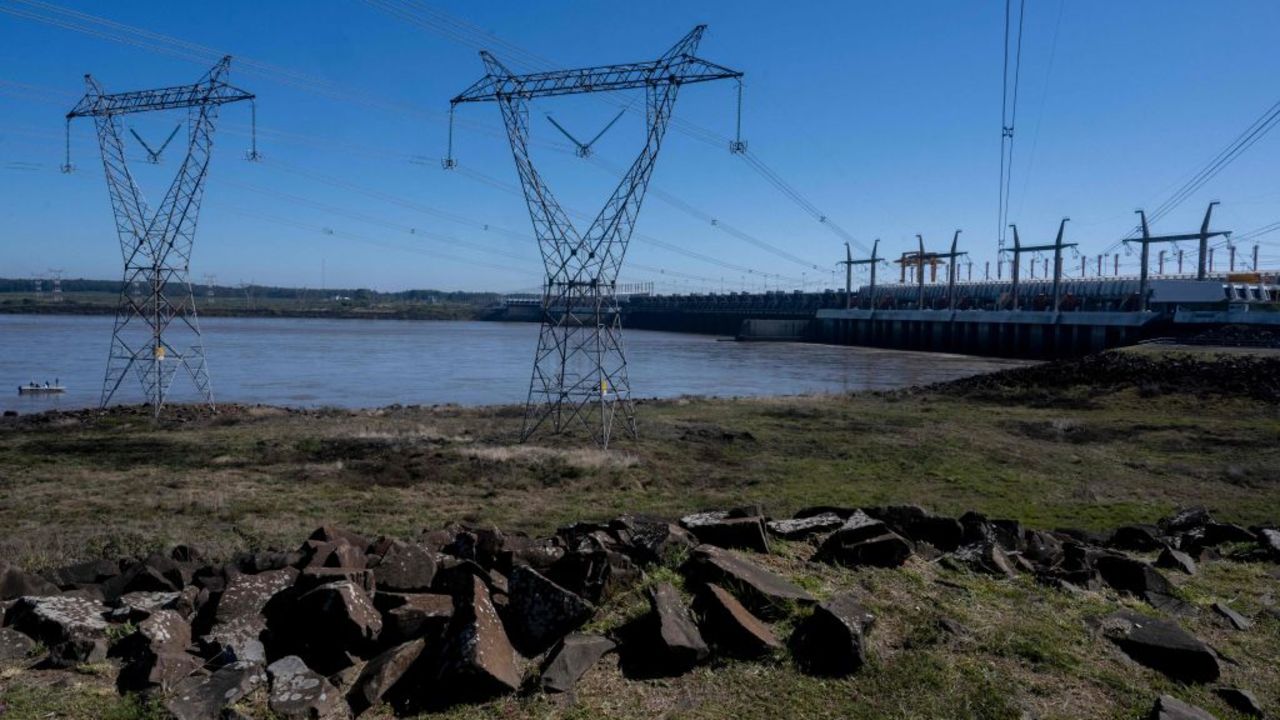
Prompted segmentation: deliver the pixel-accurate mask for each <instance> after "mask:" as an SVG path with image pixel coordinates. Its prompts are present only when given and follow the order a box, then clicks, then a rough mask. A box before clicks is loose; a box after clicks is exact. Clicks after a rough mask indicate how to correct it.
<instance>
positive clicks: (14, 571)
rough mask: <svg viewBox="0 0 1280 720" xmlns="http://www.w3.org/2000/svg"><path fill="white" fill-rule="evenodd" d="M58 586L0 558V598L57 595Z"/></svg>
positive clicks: (11, 598)
mask: <svg viewBox="0 0 1280 720" xmlns="http://www.w3.org/2000/svg"><path fill="white" fill-rule="evenodd" d="M58 592H59V589H58V586H57V585H54V584H53V583H51V582H49V581H48V580H45V579H44V578H42V577H40V576H39V575H36V574H34V573H29V572H25V571H23V570H22V569H21V568H17V567H14V566H12V565H10V564H9V563H7V562H5V561H4V560H0V600H13V599H16V598H20V597H24V596H27V597H33V596H37V595H57V594H58Z"/></svg>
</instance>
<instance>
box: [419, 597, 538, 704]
mask: <svg viewBox="0 0 1280 720" xmlns="http://www.w3.org/2000/svg"><path fill="white" fill-rule="evenodd" d="M454 602H455V607H454V615H453V622H452V623H451V624H450V627H449V630H448V633H447V638H446V640H445V647H444V653H443V661H442V662H441V665H440V672H439V678H438V679H439V680H440V681H441V682H440V685H441V688H442V689H444V688H447V690H448V692H449V694H450V695H451V696H452V698H453V699H458V700H483V699H488V698H491V697H494V696H495V695H502V694H506V693H509V692H515V690H516V689H518V688H519V687H520V671H519V669H518V668H517V667H516V653H515V650H514V649H513V648H512V647H511V641H510V640H509V639H508V638H507V633H506V630H505V629H504V628H503V626H502V620H501V619H499V618H498V612H497V610H496V609H494V606H493V600H492V599H491V598H490V596H489V588H488V586H487V585H485V583H484V581H482V580H480V578H472V580H471V583H470V587H467V588H463V589H462V590H461V591H460V592H459V593H458V595H456V596H455V597H454Z"/></svg>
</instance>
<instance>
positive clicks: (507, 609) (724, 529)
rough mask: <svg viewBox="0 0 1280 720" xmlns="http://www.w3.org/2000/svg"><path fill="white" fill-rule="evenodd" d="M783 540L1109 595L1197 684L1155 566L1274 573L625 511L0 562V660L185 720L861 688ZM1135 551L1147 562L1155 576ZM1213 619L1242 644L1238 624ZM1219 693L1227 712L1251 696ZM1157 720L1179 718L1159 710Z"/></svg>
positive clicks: (1153, 647)
mask: <svg viewBox="0 0 1280 720" xmlns="http://www.w3.org/2000/svg"><path fill="white" fill-rule="evenodd" d="M771 538H772V539H773V540H771ZM778 539H785V540H788V541H797V540H800V541H804V542H808V543H811V546H812V548H813V554H812V561H813V562H817V563H830V564H834V565H839V566H842V567H851V568H858V567H864V566H868V567H878V568H893V567H898V566H901V565H902V564H904V563H905V562H907V561H908V560H909V559H910V558H912V557H913V556H915V557H919V558H921V559H922V560H924V561H930V562H938V563H943V564H946V565H949V566H951V567H954V568H957V569H965V570H969V571H973V572H977V573H984V574H991V575H995V576H998V577H1005V576H1014V575H1018V574H1027V575H1030V576H1033V577H1035V578H1036V579H1037V580H1039V581H1041V582H1043V583H1046V584H1050V585H1053V586H1055V587H1059V588H1062V589H1063V590H1066V591H1075V590H1077V589H1080V588H1092V589H1097V588H1102V587H1104V586H1106V587H1110V588H1113V589H1114V590H1115V591H1117V592H1120V593H1125V594H1129V595H1132V596H1133V597H1135V598H1138V599H1140V600H1141V601H1142V602H1144V603H1146V604H1147V605H1149V606H1150V608H1151V612H1152V613H1155V614H1158V615H1160V616H1159V617H1157V616H1149V615H1147V614H1144V613H1137V612H1133V611H1131V610H1121V611H1119V612H1116V613H1113V614H1111V615H1107V616H1105V617H1101V618H1098V619H1097V620H1096V624H1097V629H1098V636H1099V638H1100V641H1102V642H1106V643H1109V644H1111V645H1113V646H1114V647H1115V648H1117V649H1118V650H1119V651H1121V652H1123V653H1124V654H1126V655H1127V656H1128V657H1130V658H1132V659H1133V660H1135V661H1136V662H1138V663H1141V664H1144V665H1147V666H1149V667H1151V668H1153V669H1155V670H1157V671H1159V672H1162V673H1165V674H1166V675H1168V676H1169V677H1171V678H1173V679H1175V680H1178V681H1181V682H1188V683H1208V682H1215V681H1216V680H1218V677H1219V674H1220V672H1221V662H1220V658H1219V657H1218V655H1217V653H1216V652H1215V651H1214V650H1213V649H1212V648H1211V647H1209V646H1208V645H1206V644H1205V643H1203V642H1202V641H1200V640H1199V639H1197V638H1196V637H1194V636H1192V635H1191V634H1190V633H1188V632H1187V631H1185V630H1184V629H1183V628H1182V626H1181V625H1180V624H1179V623H1178V622H1177V621H1176V619H1175V618H1176V617H1177V616H1178V614H1180V613H1185V612H1190V611H1192V610H1193V608H1192V607H1191V606H1190V605H1188V604H1187V603H1186V602H1185V601H1184V600H1183V599H1182V598H1180V597H1179V593H1178V591H1177V590H1176V588H1175V587H1174V586H1173V585H1172V584H1171V583H1170V582H1169V581H1168V579H1167V577H1166V576H1165V575H1164V572H1163V571H1164V570H1172V571H1175V572H1181V573H1195V572H1196V571H1197V563H1203V562H1205V561H1206V560H1210V559H1212V558H1215V557H1217V556H1218V554H1219V552H1220V551H1221V550H1222V549H1224V546H1226V547H1227V548H1230V551H1231V552H1234V553H1235V554H1236V555H1237V556H1239V557H1241V558H1244V559H1255V560H1264V561H1280V532H1277V531H1276V530H1275V529H1274V528H1262V527H1255V528H1243V527H1240V526H1237V525H1232V524H1229V523H1221V522H1218V521H1216V520H1214V519H1213V518H1212V517H1211V516H1210V515H1209V513H1208V512H1206V511H1204V510H1202V509H1193V510H1188V511H1183V512H1180V513H1178V514H1177V515H1174V516H1172V517H1169V518H1166V519H1164V520H1162V521H1161V522H1160V523H1159V524H1157V525H1151V526H1145V525H1134V526H1127V527H1122V528H1117V529H1116V530H1115V531H1114V532H1113V533H1111V534H1110V535H1108V536H1105V537H1102V536H1096V535H1092V534H1089V533H1085V532H1080V531H1074V530H1058V531H1053V532H1046V531H1040V530H1033V529H1029V528H1023V527H1021V526H1020V525H1019V524H1018V523H1017V522H1013V521H1008V520H996V519H988V518H986V517H984V516H983V515H980V514H977V513H966V514H965V515H963V516H961V517H959V518H949V517H941V516H937V515H933V514H931V513H929V512H926V511H925V510H923V509H921V508H918V507H914V506H891V507H864V508H839V507H823V508H809V509H806V510H803V511H801V512H799V513H797V514H796V516H795V517H793V518H791V519H779V520H770V519H769V518H767V517H765V515H764V513H763V512H762V511H761V510H760V508H758V507H746V508H737V509H732V510H723V511H711V512H701V513H697V514H693V515H689V516H686V517H685V518H683V519H681V520H680V521H679V522H670V521H667V520H663V519H656V518H643V517H634V516H624V517H620V518H617V519H615V520H612V521H609V522H604V523H578V524H574V525H570V526H567V527H564V528H561V529H560V530H559V531H557V532H556V534H555V535H554V536H552V537H548V538H533V537H528V536H526V535H523V534H520V533H504V532H502V531H500V530H498V529H497V528H494V527H491V526H483V525H451V526H449V527H446V528H442V529H435V530H430V531H424V532H423V533H422V534H421V535H420V536H418V537H417V538H415V539H413V540H411V541H405V540H398V539H392V538H385V537H384V538H367V537H364V536H361V535H359V534H357V533H354V532H351V531H349V530H345V529H341V528H335V527H327V526H326V527H321V528H319V529H317V530H316V531H315V532H314V533H312V534H311V536H310V537H309V538H307V540H306V541H305V542H303V543H302V544H301V545H300V546H299V547H298V548H296V549H295V550H292V551H285V552H258V553H253V554H246V555H242V556H239V557H236V558H233V559H232V560H231V561H230V562H227V563H209V562H205V561H203V560H202V559H201V557H200V555H199V553H198V552H196V551H195V550H193V549H191V548H189V547H185V546H184V547H178V548H175V549H174V550H173V551H172V552H171V553H169V554H167V555H166V554H155V555H151V556H148V557H145V558H134V559H128V560H125V561H121V562H118V563H116V562H109V561H103V560H95V561H88V562H84V563H79V564H76V565H71V566H68V567H63V568H57V569H53V570H50V571H47V572H44V573H41V574H38V575H37V574H32V573H27V572H24V571H22V570H21V569H18V568H15V567H11V566H9V565H7V564H5V563H2V562H0V603H2V604H0V609H3V611H4V622H3V627H2V628H0V660H7V661H12V660H15V659H22V658H25V657H28V656H29V655H30V654H31V653H32V652H35V650H36V648H37V647H40V648H43V649H44V651H45V652H46V654H45V655H44V656H42V657H40V658H31V659H32V660H37V661H38V663H39V666H42V667H67V666H71V665H75V664H78V663H85V662H98V661H104V660H106V661H109V662H111V663H113V664H114V665H115V666H116V667H117V668H118V675H117V680H116V682H117V685H118V687H119V689H120V690H121V691H122V692H134V691H138V692H145V693H150V694H154V695H156V696H158V697H160V698H162V700H163V703H164V705H165V707H167V709H168V710H169V712H170V713H171V714H172V715H173V716H174V717H177V718H181V719H183V720H186V719H189V718H190V719H194V718H215V717H220V716H221V714H222V713H223V712H224V709H225V708H227V707H228V706H229V705H231V704H234V703H236V702H238V701H240V700H242V699H244V698H247V697H249V696H251V695H253V694H255V693H258V695H257V697H258V698H259V699H260V700H261V701H262V702H263V703H264V704H266V705H267V706H268V707H269V708H270V710H271V711H272V712H273V713H275V714H276V715H277V716H279V717H283V718H347V717H353V716H358V715H360V714H361V713H363V712H365V711H366V710H368V709H369V708H372V707H374V706H377V705H379V704H383V703H385V704H388V705H390V706H392V707H393V708H394V709H396V710H398V711H417V710H429V709H435V708H441V707H446V706H448V705H451V704H454V703H459V702H475V701H482V700H485V699H488V698H492V697H495V696H500V695H504V694H508V693H516V692H522V691H526V692H527V691H533V690H541V691H544V692H549V693H564V692H572V691H573V689H574V686H575V684H576V683H577V681H578V680H579V679H580V678H581V677H582V676H583V675H584V674H585V673H587V672H588V671H589V670H590V668H591V667H592V666H593V665H595V664H596V663H597V662H598V661H600V660H601V658H603V657H604V656H605V655H607V654H609V653H613V652H617V653H618V656H619V661H620V666H621V667H622V669H623V672H624V673H626V674H628V675H630V676H669V675H676V674H680V673H683V672H686V671H688V670H689V669H691V668H693V667H695V666H697V665H699V664H701V663H705V662H707V661H708V659H709V658H712V657H715V656H725V657H736V658H746V659H752V658H761V657H767V656H779V657H781V656H783V655H785V654H788V653H789V654H790V657H791V658H792V660H793V661H794V663H795V664H796V666H797V667H798V668H799V669H801V670H802V671H803V672H807V673H812V674H815V675H821V676H837V677H838V676H846V675H849V674H852V673H856V672H858V671H859V669H860V668H862V667H863V665H864V664H865V663H866V662H867V661H868V653H869V649H868V648H869V645H868V642H867V637H868V634H869V633H871V632H873V628H874V625H875V618H874V617H873V615H872V614H871V613H870V612H868V611H867V609H866V607H865V606H864V603H863V600H862V599H861V598H860V597H859V595H858V593H857V592H854V591H848V592H838V593H836V594H835V595H833V596H831V597H827V598H825V599H823V601H821V602H820V601H819V599H818V598H815V597H813V596H812V595H810V594H809V593H808V592H807V591H806V590H804V589H803V588H800V587H798V586H797V585H795V584H793V583H792V582H790V581H788V580H786V579H785V578H783V577H781V576H779V575H778V574H776V573H774V572H772V571H770V570H769V569H767V568H766V567H765V564H763V563H761V562H759V561H757V560H753V559H751V557H752V556H751V554H750V553H749V552H742V550H747V551H753V552H755V553H767V552H768V551H769V548H770V543H771V542H776V540H778ZM1134 553H1145V554H1147V556H1150V555H1151V554H1154V553H1159V557H1158V559H1157V561H1156V563H1155V564H1151V563H1149V562H1147V561H1146V560H1144V559H1142V558H1141V557H1140V556H1138V555H1135V554H1134ZM659 567H661V568H663V570H662V571H661V572H653V570H654V569H655V568H659ZM672 571H675V572H672ZM641 588H642V589H643V590H644V593H645V597H646V598H647V600H648V602H649V609H648V612H647V613H646V614H644V615H643V616H641V617H638V618H634V619H633V620H632V621H631V622H630V623H628V624H627V625H625V626H623V627H621V628H619V629H617V630H616V631H613V632H610V633H609V636H608V637H605V636H602V635H599V634H592V633H590V632H583V627H584V626H586V625H587V624H588V623H590V622H591V621H592V619H593V618H594V617H595V616H596V614H597V607H599V606H600V604H601V603H604V602H607V601H609V599H610V598H611V597H613V596H615V595H617V594H618V593H620V592H624V591H629V590H637V589H641ZM1215 610H1216V612H1217V613H1218V614H1219V615H1220V616H1221V617H1222V620H1223V622H1228V623H1230V624H1231V625H1232V626H1233V627H1236V628H1245V627H1248V623H1249V622H1250V621H1249V619H1248V618H1245V617H1243V616H1242V615H1241V614H1240V613H1239V612H1238V611H1236V610H1234V609H1232V608H1230V607H1228V606H1226V605H1222V606H1221V607H1217V608H1215ZM780 620H788V623H787V625H788V626H790V627H792V628H793V629H792V630H791V632H790V633H789V635H787V636H785V637H779V634H778V630H777V628H776V627H775V626H774V625H773V623H776V622H778V621H780ZM37 644H38V645H37ZM1222 692H1230V693H1232V694H1230V698H1231V702H1233V703H1244V702H1245V700H1246V699H1248V698H1251V697H1252V696H1250V695H1249V694H1248V693H1247V691H1244V690H1237V689H1234V688H1223V689H1222ZM1222 697H1224V698H1226V697H1228V695H1222ZM1153 712H1159V713H1164V714H1163V715H1160V716H1161V717H1180V716H1179V715H1177V714H1176V713H1178V712H1183V713H1184V715H1185V711H1184V710H1182V709H1181V705H1180V704H1179V703H1178V701H1177V700H1176V699H1174V698H1161V699H1160V700H1159V701H1158V707H1157V710H1156V711H1153Z"/></svg>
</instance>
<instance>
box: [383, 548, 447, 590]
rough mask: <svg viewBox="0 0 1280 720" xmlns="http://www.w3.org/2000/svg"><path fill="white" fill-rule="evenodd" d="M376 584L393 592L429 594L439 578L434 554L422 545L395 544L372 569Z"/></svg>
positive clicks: (387, 549)
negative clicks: (434, 582)
mask: <svg viewBox="0 0 1280 720" xmlns="http://www.w3.org/2000/svg"><path fill="white" fill-rule="evenodd" d="M373 573H374V576H375V577H376V579H377V585H378V587H379V588H381V589H383V590H388V591H390V592H401V593H411V592H426V591H428V590H430V589H431V581H432V580H433V579H434V578H435V575H436V561H435V555H434V553H432V552H431V551H430V550H428V549H427V548H426V547H425V546H423V545H418V544H416V543H406V542H400V541H398V540H397V541H392V542H390V543H389V544H388V547H387V548H386V551H385V552H384V553H383V555H382V559H381V560H379V561H378V562H377V564H376V565H374V567H373Z"/></svg>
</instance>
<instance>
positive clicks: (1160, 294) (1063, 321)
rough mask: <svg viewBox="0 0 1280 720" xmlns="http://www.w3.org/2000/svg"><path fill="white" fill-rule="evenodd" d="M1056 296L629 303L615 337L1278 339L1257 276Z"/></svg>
mask: <svg viewBox="0 0 1280 720" xmlns="http://www.w3.org/2000/svg"><path fill="white" fill-rule="evenodd" d="M1144 289H1145V299H1146V301H1145V302H1143V301H1142V295H1143V292H1142V291H1143V290H1144ZM1015 293H1016V296H1015ZM1015 297H1016V300H1015ZM1054 297H1055V296H1054V294H1053V288H1052V283H1051V282H1049V281H1042V282H1038V281H1032V282H1023V283H1021V284H1019V285H1018V286H1014V285H1013V284H1012V283H1009V282H980V283H959V284H957V285H955V286H954V287H953V288H950V289H949V288H948V287H947V286H945V285H928V286H917V285H889V286H885V287H880V288H876V289H875V292H874V294H873V293H872V292H870V291H868V290H866V289H862V290H859V291H858V292H855V293H852V294H850V295H848V296H846V294H845V293H843V292H838V291H834V290H828V291H825V292H822V293H800V292H794V293H781V292H778V293H757V294H748V293H728V294H705V295H632V296H629V297H623V298H619V308H620V311H621V313H622V321H623V326H624V327H625V328H636V329H642V330H661V331H667V332H689V333H702V334H709V335H724V336H731V337H735V338H737V339H739V340H744V341H782V342H786V341H792V342H794V341H805V342H817V343H827V344H835V345H862V346H869V347H881V348H891V349H900V350H926V351H933V352H949V353H963V354H970V355H990V356H999V357H1017V358H1053V357H1071V356H1076V355H1084V354H1088V353H1092V352H1098V351H1100V350H1106V349H1108V348H1113V347H1119V346H1123V345H1132V344H1134V343H1136V342H1140V341H1142V340H1149V339H1153V338H1161V337H1187V336H1194V335H1197V334H1199V333H1202V332H1204V331H1207V330H1211V329H1214V328H1221V327H1225V326H1229V325H1230V326H1245V327H1249V328H1256V329H1260V330H1262V329H1270V330H1275V331H1277V332H1280V286H1278V285H1277V284H1276V281H1275V278H1269V277H1263V276H1260V275H1256V274H1238V275H1226V274H1223V275H1221V276H1217V277H1209V278H1206V279H1204V280H1196V279H1190V278H1161V279H1153V280H1149V281H1147V282H1146V283H1145V288H1144V287H1143V283H1141V282H1140V281H1139V280H1138V279H1102V280H1096V279H1090V280H1073V281H1065V282H1062V283H1061V285H1060V287H1059V289H1058V295H1057V302H1056V303H1055V302H1054ZM1055 304H1056V306H1057V309H1054V306H1055ZM1144 305H1145V309H1142V308H1143V306H1144ZM559 312H563V310H559ZM491 319H495V320H524V321H531V322H537V321H540V320H541V319H542V303H541V299H540V298H536V297H527V296H526V297H523V298H508V300H507V301H506V302H505V303H504V304H503V306H502V307H501V308H495V310H494V312H493V313H492V314H491Z"/></svg>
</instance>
